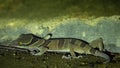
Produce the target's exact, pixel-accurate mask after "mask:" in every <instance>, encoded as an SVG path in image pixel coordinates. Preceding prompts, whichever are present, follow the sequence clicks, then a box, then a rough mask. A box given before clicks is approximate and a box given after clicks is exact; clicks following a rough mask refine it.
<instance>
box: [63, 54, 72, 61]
mask: <svg viewBox="0 0 120 68" xmlns="http://www.w3.org/2000/svg"><path fill="white" fill-rule="evenodd" d="M71 58H72V57H71V55H68V56H66V55H63V56H62V59H70V60H71Z"/></svg>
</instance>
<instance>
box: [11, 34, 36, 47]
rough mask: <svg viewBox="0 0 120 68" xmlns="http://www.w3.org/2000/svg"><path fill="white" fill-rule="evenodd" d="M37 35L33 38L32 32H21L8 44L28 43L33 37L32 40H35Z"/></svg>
mask: <svg viewBox="0 0 120 68" xmlns="http://www.w3.org/2000/svg"><path fill="white" fill-rule="evenodd" d="M37 38H38V37H35V38H34V35H33V34H21V35H20V36H19V37H18V38H17V39H16V40H13V41H12V42H11V43H10V45H11V46H16V45H28V44H29V43H31V42H32V40H33V39H34V41H37V40H38V39H37Z"/></svg>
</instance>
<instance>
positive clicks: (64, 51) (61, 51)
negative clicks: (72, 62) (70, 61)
mask: <svg viewBox="0 0 120 68" xmlns="http://www.w3.org/2000/svg"><path fill="white" fill-rule="evenodd" d="M47 51H48V52H70V50H47Z"/></svg>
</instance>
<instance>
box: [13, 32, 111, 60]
mask: <svg viewBox="0 0 120 68" xmlns="http://www.w3.org/2000/svg"><path fill="white" fill-rule="evenodd" d="M101 40H102V39H99V40H95V41H96V42H97V41H101ZM95 41H93V42H92V43H91V44H89V43H87V42H85V41H83V40H80V39H76V38H50V36H48V37H45V38H38V37H37V36H35V35H32V34H23V35H21V36H20V37H19V38H18V39H16V40H15V41H13V42H11V45H12V46H15V47H20V48H26V49H29V50H31V53H32V54H33V55H42V54H43V53H45V52H47V51H48V52H70V54H71V56H72V57H75V52H76V53H79V54H83V53H84V54H92V55H95V56H100V57H103V58H105V59H106V60H107V61H106V62H109V61H110V58H109V56H108V55H107V54H105V53H103V52H102V49H103V43H101V42H100V43H99V42H97V45H96V42H95ZM93 45H96V46H97V47H99V45H100V47H99V48H100V50H101V51H100V50H96V49H94V48H95V47H96V46H93Z"/></svg>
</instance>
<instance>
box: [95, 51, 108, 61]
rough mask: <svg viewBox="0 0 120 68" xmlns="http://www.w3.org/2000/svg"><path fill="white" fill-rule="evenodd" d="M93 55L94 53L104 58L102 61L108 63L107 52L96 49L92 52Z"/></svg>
mask: <svg viewBox="0 0 120 68" xmlns="http://www.w3.org/2000/svg"><path fill="white" fill-rule="evenodd" d="M94 55H95V56H100V57H102V58H104V59H106V61H105V62H103V63H108V62H110V57H109V56H108V55H107V54H105V53H103V52H101V51H98V50H96V51H95V53H94Z"/></svg>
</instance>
